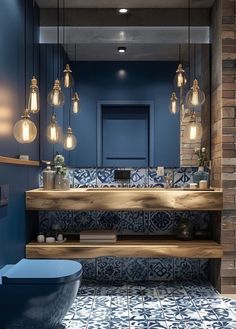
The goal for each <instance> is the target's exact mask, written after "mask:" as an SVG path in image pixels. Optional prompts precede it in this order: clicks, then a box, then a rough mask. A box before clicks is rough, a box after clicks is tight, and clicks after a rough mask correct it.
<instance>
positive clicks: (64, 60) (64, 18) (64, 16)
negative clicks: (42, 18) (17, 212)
mask: <svg viewBox="0 0 236 329" xmlns="http://www.w3.org/2000/svg"><path fill="white" fill-rule="evenodd" d="M65 22H66V13H65V0H63V48H64V49H63V54H62V55H63V65H64V66H65V65H66V56H65V49H66V44H65Z"/></svg>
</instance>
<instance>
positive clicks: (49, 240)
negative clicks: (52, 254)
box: [46, 236, 56, 243]
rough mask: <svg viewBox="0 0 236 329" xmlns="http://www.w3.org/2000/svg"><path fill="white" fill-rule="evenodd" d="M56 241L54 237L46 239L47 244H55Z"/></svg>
mask: <svg viewBox="0 0 236 329" xmlns="http://www.w3.org/2000/svg"><path fill="white" fill-rule="evenodd" d="M55 241H56V240H55V238H54V237H53V236H48V237H47V238H46V243H54V242H55Z"/></svg>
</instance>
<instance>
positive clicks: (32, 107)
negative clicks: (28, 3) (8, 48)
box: [28, 0, 40, 114]
mask: <svg viewBox="0 0 236 329" xmlns="http://www.w3.org/2000/svg"><path fill="white" fill-rule="evenodd" d="M34 13H35V0H33V78H32V79H31V85H30V93H29V100H28V110H29V112H30V113H33V114H35V113H38V112H39V110H40V103H39V87H38V81H37V79H36V78H35V34H34V29H35V26H34V17H35V16H34V15H35V14H34Z"/></svg>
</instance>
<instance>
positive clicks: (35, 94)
mask: <svg viewBox="0 0 236 329" xmlns="http://www.w3.org/2000/svg"><path fill="white" fill-rule="evenodd" d="M28 110H29V111H30V113H38V112H39V87H38V82H37V79H36V78H35V76H33V79H32V80H31V85H30V94H29V101H28Z"/></svg>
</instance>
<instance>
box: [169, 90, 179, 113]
mask: <svg viewBox="0 0 236 329" xmlns="http://www.w3.org/2000/svg"><path fill="white" fill-rule="evenodd" d="M169 110H170V113H171V114H176V113H178V112H179V103H178V98H177V97H176V94H175V93H172V95H171V98H170V105H169Z"/></svg>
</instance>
